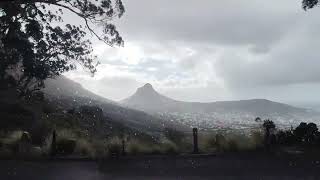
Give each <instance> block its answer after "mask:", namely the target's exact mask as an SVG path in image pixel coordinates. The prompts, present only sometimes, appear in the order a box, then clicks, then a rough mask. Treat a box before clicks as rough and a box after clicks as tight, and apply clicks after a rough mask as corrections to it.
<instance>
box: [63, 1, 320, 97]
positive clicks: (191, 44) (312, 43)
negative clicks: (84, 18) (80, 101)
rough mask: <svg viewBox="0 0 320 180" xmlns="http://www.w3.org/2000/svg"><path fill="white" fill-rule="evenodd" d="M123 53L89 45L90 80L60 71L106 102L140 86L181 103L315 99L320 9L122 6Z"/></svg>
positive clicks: (295, 5) (264, 4) (260, 4)
mask: <svg viewBox="0 0 320 180" xmlns="http://www.w3.org/2000/svg"><path fill="white" fill-rule="evenodd" d="M124 4H125V6H126V9H127V12H126V15H125V16H124V17H123V18H122V19H120V20H119V21H118V22H116V23H117V26H118V28H119V30H120V32H121V33H122V35H123V37H124V39H125V47H124V48H110V47H107V46H105V45H104V44H102V43H101V42H98V41H96V42H95V44H94V49H95V53H96V54H97V55H98V56H99V59H100V61H101V63H102V65H101V66H100V67H99V71H98V73H97V74H96V76H95V77H93V78H91V77H90V76H89V75H88V74H86V73H83V71H82V70H81V69H79V70H78V71H76V72H70V73H68V74H67V76H69V77H70V78H72V79H74V80H76V81H78V82H80V83H81V84H83V86H84V87H86V88H88V89H89V90H92V91H94V92H96V93H98V94H100V95H103V96H105V97H107V98H110V99H113V100H120V99H123V98H126V97H127V96H129V95H130V94H132V93H134V91H135V89H136V88H137V87H139V86H141V85H143V84H144V83H147V82H149V83H152V84H153V85H154V86H155V88H156V89H158V90H159V91H160V92H162V93H164V94H166V95H168V96H171V97H172V98H175V99H179V100H186V101H214V100H232V99H248V98H268V99H271V100H277V101H282V102H296V101H299V102H300V101H313V102H315V101H318V100H320V99H319V98H317V97H318V96H317V92H319V90H320V83H319V82H320V76H319V70H320V60H319V59H318V58H319V53H318V48H319V47H320V38H319V37H318V36H317V32H318V29H320V22H319V21H318V17H319V15H320V9H318V8H315V9H312V10H310V11H308V12H305V11H303V10H302V8H301V4H300V2H294V1H291V0H283V1H281V2H273V1H272V2H271V1H262V0H242V1H238V0H225V1H217V0H214V1H212V0H203V1H196V0H190V1H189V0H188V1H185V0H175V1H171V0H154V1H150V0H137V1H131V0H126V1H124Z"/></svg>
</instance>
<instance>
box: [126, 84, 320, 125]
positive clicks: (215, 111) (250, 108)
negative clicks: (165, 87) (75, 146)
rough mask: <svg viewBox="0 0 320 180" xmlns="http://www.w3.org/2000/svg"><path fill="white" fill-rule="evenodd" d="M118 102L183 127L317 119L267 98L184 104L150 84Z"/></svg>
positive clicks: (283, 123) (310, 114)
mask: <svg viewBox="0 0 320 180" xmlns="http://www.w3.org/2000/svg"><path fill="white" fill-rule="evenodd" d="M120 103H121V104H123V105H125V106H127V107H129V108H133V109H137V110H141V111H145V112H147V113H150V114H157V115H159V116H160V117H162V118H165V119H168V120H171V121H172V120H173V121H177V122H180V123H182V124H184V125H188V126H198V127H205V128H207V127H210V128H218V127H220V126H223V127H231V128H244V127H246V128H247V127H252V126H253V125H254V119H255V118H256V117H261V118H263V119H272V120H274V121H275V122H276V123H277V124H281V125H283V126H285V127H290V126H291V125H296V124H297V123H299V122H301V121H306V122H308V121H315V120H317V119H318V117H320V116H319V114H318V113H316V112H315V111H312V110H308V109H304V108H298V107H294V106H290V105H287V104H283V103H278V102H273V101H270V100H266V99H251V100H240V101H217V102H210V103H201V102H183V101H178V100H174V99H171V98H169V97H166V96H164V95H162V94H160V93H158V92H157V91H156V90H154V88H153V87H152V85H151V84H149V83H148V84H146V85H144V86H143V87H140V88H138V89H137V91H136V93H135V94H133V95H132V96H130V97H128V98H126V99H124V100H122V101H121V102H120ZM254 126H257V124H256V125H254Z"/></svg>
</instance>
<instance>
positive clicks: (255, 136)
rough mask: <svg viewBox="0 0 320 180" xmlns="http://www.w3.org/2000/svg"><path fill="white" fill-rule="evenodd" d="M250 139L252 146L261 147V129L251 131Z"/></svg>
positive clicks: (262, 139) (262, 136) (262, 138)
mask: <svg viewBox="0 0 320 180" xmlns="http://www.w3.org/2000/svg"><path fill="white" fill-rule="evenodd" d="M251 141H252V144H253V148H255V149H257V148H261V147H263V141H264V135H263V133H262V132H261V131H253V132H252V133H251Z"/></svg>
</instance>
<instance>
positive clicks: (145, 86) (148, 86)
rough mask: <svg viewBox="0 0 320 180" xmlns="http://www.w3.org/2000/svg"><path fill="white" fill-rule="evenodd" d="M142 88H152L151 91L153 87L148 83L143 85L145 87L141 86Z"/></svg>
mask: <svg viewBox="0 0 320 180" xmlns="http://www.w3.org/2000/svg"><path fill="white" fill-rule="evenodd" d="M143 88H152V89H153V87H152V85H151V84H150V83H147V84H145V85H144V86H143Z"/></svg>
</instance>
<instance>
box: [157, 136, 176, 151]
mask: <svg viewBox="0 0 320 180" xmlns="http://www.w3.org/2000/svg"><path fill="white" fill-rule="evenodd" d="M160 147H161V152H162V153H164V154H177V153H178V147H177V145H176V144H175V143H174V142H172V141H170V140H168V139H164V140H162V142H161V145H160Z"/></svg>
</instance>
